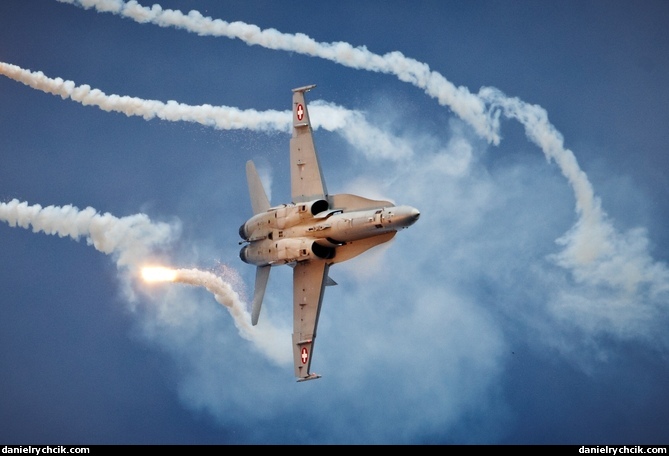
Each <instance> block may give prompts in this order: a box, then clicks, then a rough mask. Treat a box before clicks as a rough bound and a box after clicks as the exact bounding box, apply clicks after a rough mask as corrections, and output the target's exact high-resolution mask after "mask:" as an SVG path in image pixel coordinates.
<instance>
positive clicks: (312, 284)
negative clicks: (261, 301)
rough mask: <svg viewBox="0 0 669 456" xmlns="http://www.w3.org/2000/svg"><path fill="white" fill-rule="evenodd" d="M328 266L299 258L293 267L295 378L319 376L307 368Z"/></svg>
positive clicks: (302, 378)
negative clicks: (299, 260)
mask: <svg viewBox="0 0 669 456" xmlns="http://www.w3.org/2000/svg"><path fill="white" fill-rule="evenodd" d="M329 268H330V266H329V265H328V263H326V262H325V261H301V262H298V263H297V264H296V265H295V267H294V268H293V359H294V362H295V376H296V377H297V378H298V381H302V380H310V379H312V378H318V377H320V376H319V375H317V374H312V373H310V372H309V368H310V366H311V358H312V353H313V347H314V339H315V338H316V327H317V326H318V317H319V315H320V311H321V303H322V302H323V291H324V290H325V285H326V278H327V277H328V269H329Z"/></svg>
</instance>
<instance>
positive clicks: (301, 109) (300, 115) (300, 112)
mask: <svg viewBox="0 0 669 456" xmlns="http://www.w3.org/2000/svg"><path fill="white" fill-rule="evenodd" d="M295 113H296V114H297V120H302V119H303V118H304V106H302V103H298V104H297V108H296V109H295ZM302 356H304V352H303V353H302Z"/></svg>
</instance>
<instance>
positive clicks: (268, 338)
mask: <svg viewBox="0 0 669 456" xmlns="http://www.w3.org/2000/svg"><path fill="white" fill-rule="evenodd" d="M173 272H174V276H173V277H172V278H171V279H170V280H171V281H173V282H175V283H183V284H186V285H192V286H197V287H203V288H205V289H206V290H207V291H209V292H210V293H211V294H212V295H214V299H216V301H217V302H218V303H219V304H221V305H223V306H225V307H226V308H227V309H228V311H229V312H230V315H232V317H233V319H234V322H235V326H236V327H237V329H238V330H239V334H240V335H241V336H242V337H243V338H245V339H246V340H249V341H251V342H253V343H254V344H255V345H256V346H257V347H258V348H259V349H260V350H261V351H262V352H263V353H265V354H266V355H267V356H268V357H269V358H270V359H273V360H275V361H276V362H278V363H281V364H287V363H289V362H290V361H291V353H290V351H289V350H283V348H285V347H284V346H285V344H282V343H281V341H282V340H288V335H287V334H283V333H282V332H281V331H280V330H278V329H276V328H274V327H273V326H272V325H271V324H270V323H267V322H263V325H261V328H262V330H258V326H252V325H251V315H250V314H249V313H248V311H247V310H246V304H245V303H243V302H242V300H241V299H240V297H239V294H238V293H237V292H236V291H234V290H233V289H232V286H230V284H229V283H227V282H225V281H224V280H223V279H222V278H221V277H219V276H217V275H216V274H214V273H212V272H209V271H202V270H199V269H175V270H173Z"/></svg>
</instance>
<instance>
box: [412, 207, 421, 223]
mask: <svg viewBox="0 0 669 456" xmlns="http://www.w3.org/2000/svg"><path fill="white" fill-rule="evenodd" d="M409 216H410V217H411V220H413V222H411V224H412V225H413V224H414V223H416V221H417V220H418V219H419V218H420V211H419V210H418V209H416V208H415V207H412V208H411V211H410V212H409Z"/></svg>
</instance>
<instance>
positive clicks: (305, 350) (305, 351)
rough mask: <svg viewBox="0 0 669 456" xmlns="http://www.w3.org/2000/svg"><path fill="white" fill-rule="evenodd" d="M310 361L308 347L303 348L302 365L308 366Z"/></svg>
mask: <svg viewBox="0 0 669 456" xmlns="http://www.w3.org/2000/svg"><path fill="white" fill-rule="evenodd" d="M308 359H309V352H308V351H307V347H302V364H307V360H308Z"/></svg>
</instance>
